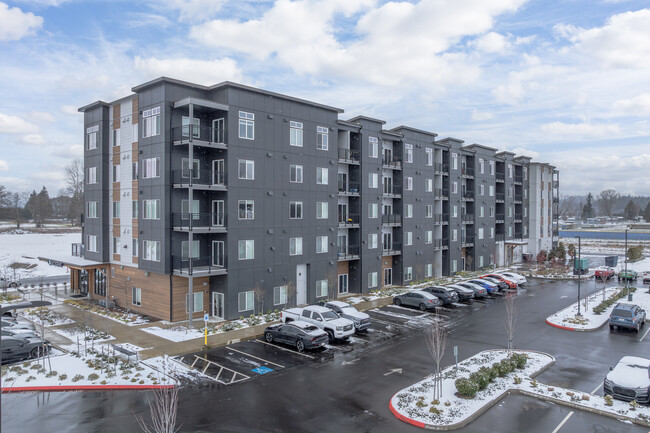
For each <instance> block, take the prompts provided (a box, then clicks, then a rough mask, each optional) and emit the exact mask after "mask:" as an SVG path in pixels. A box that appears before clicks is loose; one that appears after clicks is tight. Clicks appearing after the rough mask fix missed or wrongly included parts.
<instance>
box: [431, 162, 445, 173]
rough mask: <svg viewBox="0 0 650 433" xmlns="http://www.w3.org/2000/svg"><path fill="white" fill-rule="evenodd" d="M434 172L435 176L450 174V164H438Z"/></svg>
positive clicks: (434, 167)
mask: <svg viewBox="0 0 650 433" xmlns="http://www.w3.org/2000/svg"><path fill="white" fill-rule="evenodd" d="M433 171H434V173H435V174H449V164H445V163H444V162H436V163H435V164H434V166H433Z"/></svg>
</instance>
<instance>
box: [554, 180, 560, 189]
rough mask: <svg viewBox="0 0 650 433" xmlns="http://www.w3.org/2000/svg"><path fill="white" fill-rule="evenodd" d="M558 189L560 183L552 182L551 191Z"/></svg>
mask: <svg viewBox="0 0 650 433" xmlns="http://www.w3.org/2000/svg"><path fill="white" fill-rule="evenodd" d="M559 187H560V181H557V180H554V181H553V189H558V188H559Z"/></svg>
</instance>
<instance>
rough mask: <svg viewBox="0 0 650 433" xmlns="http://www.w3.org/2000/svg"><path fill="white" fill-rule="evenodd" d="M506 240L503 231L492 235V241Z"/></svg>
mask: <svg viewBox="0 0 650 433" xmlns="http://www.w3.org/2000/svg"><path fill="white" fill-rule="evenodd" d="M505 240H506V234H505V233H497V234H496V235H494V241H495V242H505Z"/></svg>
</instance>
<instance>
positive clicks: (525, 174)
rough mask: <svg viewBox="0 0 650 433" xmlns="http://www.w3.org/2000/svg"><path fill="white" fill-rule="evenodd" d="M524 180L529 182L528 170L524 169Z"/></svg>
mask: <svg viewBox="0 0 650 433" xmlns="http://www.w3.org/2000/svg"><path fill="white" fill-rule="evenodd" d="M524 180H528V168H527V167H524Z"/></svg>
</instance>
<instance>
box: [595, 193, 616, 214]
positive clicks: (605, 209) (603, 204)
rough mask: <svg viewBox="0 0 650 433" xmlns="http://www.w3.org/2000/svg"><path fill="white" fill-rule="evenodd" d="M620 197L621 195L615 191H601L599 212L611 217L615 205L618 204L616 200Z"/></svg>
mask: <svg viewBox="0 0 650 433" xmlns="http://www.w3.org/2000/svg"><path fill="white" fill-rule="evenodd" d="M620 195H621V194H620V193H618V192H617V191H616V190H613V189H606V190H603V191H601V192H600V195H599V197H598V210H600V214H601V215H603V216H608V217H611V216H612V209H613V207H614V204H616V200H617V199H618V198H619V197H620Z"/></svg>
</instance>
